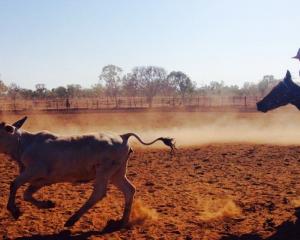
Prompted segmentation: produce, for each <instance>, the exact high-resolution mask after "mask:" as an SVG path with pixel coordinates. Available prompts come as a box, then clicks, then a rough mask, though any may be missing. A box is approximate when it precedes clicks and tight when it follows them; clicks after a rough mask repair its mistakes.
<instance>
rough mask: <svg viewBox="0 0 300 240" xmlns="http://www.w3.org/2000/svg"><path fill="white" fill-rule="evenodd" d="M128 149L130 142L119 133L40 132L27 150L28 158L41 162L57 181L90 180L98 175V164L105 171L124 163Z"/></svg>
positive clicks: (31, 162)
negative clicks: (53, 134) (51, 134)
mask: <svg viewBox="0 0 300 240" xmlns="http://www.w3.org/2000/svg"><path fill="white" fill-rule="evenodd" d="M128 151H129V147H128V145H127V143H123V140H122V138H121V137H120V136H118V135H110V134H101V133H99V134H89V135H78V136H70V137H60V136H55V137H50V136H48V138H47V137H45V138H41V136H37V140H36V141H35V142H34V143H33V144H32V145H31V146H30V147H29V148H28V150H27V152H26V153H25V154H24V158H25V159H24V160H25V161H28V162H30V164H34V165H36V166H41V168H43V171H44V172H45V174H46V175H47V176H48V177H50V178H51V177H52V178H53V179H56V180H54V181H57V182H59V181H61V179H64V180H66V179H68V180H66V181H71V182H74V181H75V182H76V181H88V180H90V179H93V178H94V176H95V171H96V168H98V169H99V168H100V169H103V171H104V172H105V171H106V170H107V169H110V168H111V166H115V167H117V166H121V165H122V163H123V161H125V160H126V156H127V154H128Z"/></svg>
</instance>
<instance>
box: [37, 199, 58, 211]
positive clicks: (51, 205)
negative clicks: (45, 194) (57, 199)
mask: <svg viewBox="0 0 300 240" xmlns="http://www.w3.org/2000/svg"><path fill="white" fill-rule="evenodd" d="M39 207H40V208H45V209H47V208H55V203H54V202H52V201H50V200H47V201H42V202H41V203H40V204H39Z"/></svg>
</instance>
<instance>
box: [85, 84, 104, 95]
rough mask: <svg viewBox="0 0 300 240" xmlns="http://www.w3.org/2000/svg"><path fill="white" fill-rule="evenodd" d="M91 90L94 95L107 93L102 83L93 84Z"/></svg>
mask: <svg viewBox="0 0 300 240" xmlns="http://www.w3.org/2000/svg"><path fill="white" fill-rule="evenodd" d="M89 91H90V94H91V95H92V96H93V97H99V96H103V95H104V93H105V89H104V87H103V86H102V84H100V83H98V84H94V85H92V86H91V88H90V90H89Z"/></svg>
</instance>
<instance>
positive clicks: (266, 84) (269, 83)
mask: <svg viewBox="0 0 300 240" xmlns="http://www.w3.org/2000/svg"><path fill="white" fill-rule="evenodd" d="M278 82H279V80H276V79H275V78H274V76H273V75H265V76H264V77H263V79H262V80H261V81H260V82H259V83H258V84H257V88H258V92H259V94H260V96H263V95H265V94H266V93H267V92H268V91H270V90H271V89H272V88H273V87H274V86H275V85H276V84H277V83H278Z"/></svg>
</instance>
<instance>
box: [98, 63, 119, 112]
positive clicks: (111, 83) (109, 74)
mask: <svg viewBox="0 0 300 240" xmlns="http://www.w3.org/2000/svg"><path fill="white" fill-rule="evenodd" d="M122 73H123V70H122V68H120V67H118V66H115V65H107V66H105V67H103V68H102V73H101V74H100V76H99V79H100V81H104V83H105V87H106V94H107V95H108V96H109V97H112V98H114V99H115V103H116V107H118V95H119V94H120V91H121V85H122Z"/></svg>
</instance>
